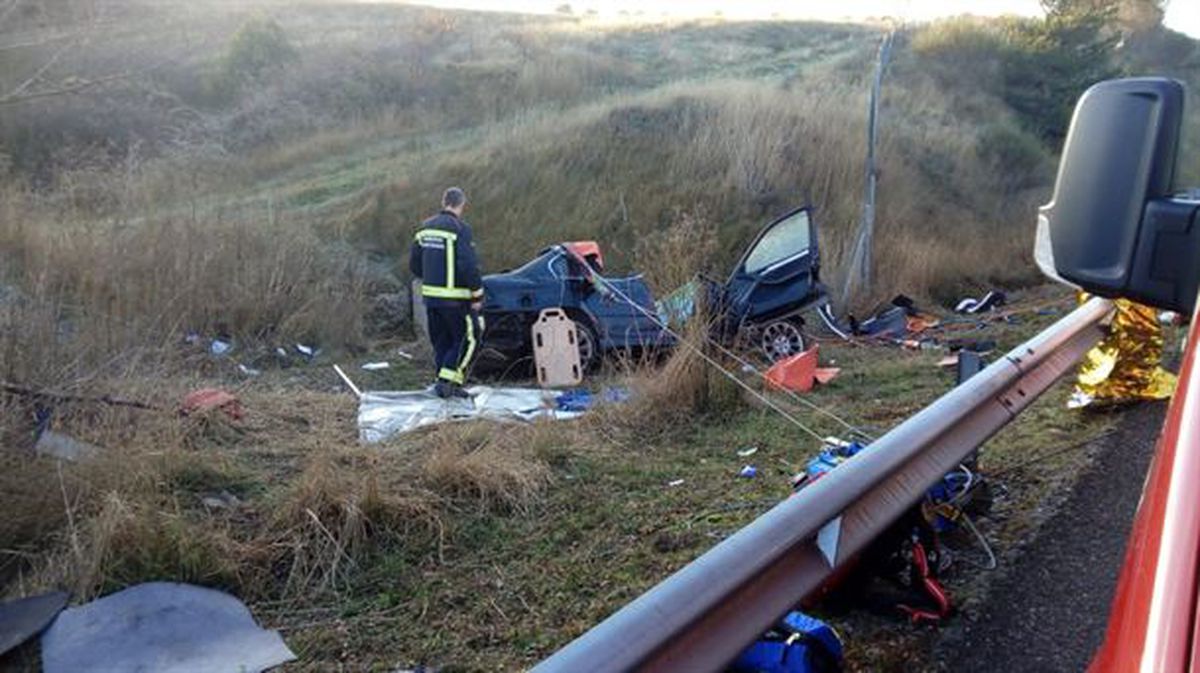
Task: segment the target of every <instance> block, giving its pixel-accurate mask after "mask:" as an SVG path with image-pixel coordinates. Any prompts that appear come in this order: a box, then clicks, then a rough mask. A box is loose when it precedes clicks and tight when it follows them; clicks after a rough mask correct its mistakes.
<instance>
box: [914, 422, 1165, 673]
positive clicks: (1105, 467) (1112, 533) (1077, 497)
mask: <svg viewBox="0 0 1200 673" xmlns="http://www.w3.org/2000/svg"><path fill="white" fill-rule="evenodd" d="M1165 411H1166V404H1165V403H1155V404H1148V403H1144V404H1141V405H1138V406H1136V407H1131V408H1129V409H1127V410H1124V411H1122V412H1121V414H1122V418H1121V421H1120V424H1119V426H1118V429H1117V431H1116V432H1115V433H1114V434H1112V435H1109V436H1107V437H1105V438H1103V439H1101V440H1099V441H1100V442H1102V445H1101V446H1100V447H1098V454H1097V458H1096V460H1095V461H1094V463H1093V464H1092V466H1091V467H1089V468H1088V469H1087V471H1086V472H1085V473H1084V474H1083V475H1082V476H1081V477H1080V479H1079V482H1078V484H1077V486H1076V488H1075V489H1074V491H1073V493H1072V494H1071V496H1070V497H1069V498H1068V500H1067V501H1066V502H1065V503H1064V504H1063V506H1062V508H1061V509H1060V510H1059V511H1058V512H1057V513H1056V514H1055V515H1054V516H1053V517H1052V518H1051V519H1050V520H1049V521H1047V522H1046V524H1045V525H1044V526H1043V527H1042V529H1041V531H1040V532H1039V533H1038V535H1037V537H1036V538H1035V539H1034V540H1033V541H1032V542H1031V543H1030V544H1029V546H1028V547H1026V549H1025V550H1024V551H1023V552H1022V553H1021V555H1020V557H1019V558H1018V559H1017V561H1016V562H1015V564H1014V565H1013V566H1012V567H1011V568H1010V571H1009V572H1008V573H1007V574H1006V575H1004V576H1003V577H1001V578H998V579H997V581H996V584H995V585H993V586H992V588H991V590H990V591H989V594H988V595H989V596H990V598H989V599H988V601H987V602H986V604H985V605H984V606H983V607H982V608H981V609H980V610H979V611H978V612H977V614H973V615H965V616H964V617H965V619H963V620H962V622H961V623H960V625H958V626H956V627H955V628H952V629H948V630H947V631H946V632H945V633H944V634H943V636H942V638H941V639H940V640H939V641H938V643H937V644H936V646H935V649H934V657H933V659H934V661H935V662H936V663H935V666H937V667H938V670H942V671H955V672H959V671H963V672H966V671H971V672H975V671H978V672H979V673H985V672H986V673H1043V672H1045V673H1066V672H1071V671H1083V670H1085V669H1086V668H1087V665H1088V662H1089V661H1090V660H1091V657H1092V654H1093V653H1094V652H1095V651H1096V649H1097V647H1099V645H1100V642H1101V640H1102V638H1103V636H1104V628H1105V625H1106V623H1107V621H1108V611H1109V604H1110V602H1111V600H1112V594H1113V589H1114V587H1115V585H1116V581H1117V573H1118V571H1119V570H1120V566H1121V562H1122V560H1123V558H1124V553H1125V541H1126V537H1127V536H1128V533H1129V529H1130V526H1131V525H1132V523H1133V515H1134V511H1135V510H1136V509H1137V504H1138V499H1139V498H1140V497H1141V492H1142V483H1143V481H1144V479H1145V475H1146V470H1147V468H1148V466H1149V464H1150V459H1151V457H1152V456H1153V453H1154V443H1155V440H1156V439H1157V437H1158V431H1159V427H1160V426H1161V424H1162V419H1163V415H1164V413H1165Z"/></svg>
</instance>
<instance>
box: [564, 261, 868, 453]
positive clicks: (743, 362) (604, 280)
mask: <svg viewBox="0 0 1200 673" xmlns="http://www.w3.org/2000/svg"><path fill="white" fill-rule="evenodd" d="M584 268H587V266H586V265H585V267H584ZM590 276H591V277H592V278H593V279H594V280H596V281H598V282H599V283H600V284H602V285H603V286H604V287H605V288H606V289H607V290H608V291H609V292H611V293H612V294H614V295H616V296H617V297H619V298H620V299H621V301H624V302H625V303H626V304H629V305H630V306H632V307H633V308H634V309H636V310H637V311H638V312H640V313H641V314H642V315H644V316H646V317H647V318H649V319H650V321H651V322H653V323H654V324H655V325H657V326H658V327H659V328H660V329H662V330H663V331H664V332H666V333H667V334H670V335H671V336H672V337H674V338H675V339H676V341H678V342H680V343H682V344H684V345H686V346H687V347H688V348H690V349H692V351H693V352H695V353H696V354H697V355H699V356H700V357H701V359H703V360H704V361H705V362H707V363H708V364H709V365H712V366H713V367H714V368H716V369H717V371H719V372H721V374H723V375H724V376H725V377H726V378H728V379H729V380H730V381H733V382H734V383H736V384H737V385H738V386H739V387H741V388H742V389H743V390H745V391H746V392H748V393H750V394H751V395H753V396H754V397H755V398H756V399H758V400H759V401H761V402H762V403H763V404H766V405H767V406H768V407H770V408H771V409H772V410H774V411H775V412H776V413H778V414H779V415H780V416H783V417H784V418H785V419H787V420H788V421H790V422H791V423H792V424H793V425H795V426H796V427H798V428H800V429H801V430H803V431H804V432H806V433H808V434H809V435H812V436H813V437H814V438H815V439H817V441H820V442H824V441H825V435H823V434H821V433H819V432H817V431H815V430H813V429H812V428H810V427H808V426H807V425H805V424H803V423H801V422H800V421H799V420H798V419H796V418H795V417H794V416H792V415H791V414H789V413H788V412H787V411H785V410H784V409H783V408H782V407H780V406H779V405H778V404H776V403H775V402H774V401H773V400H771V399H770V398H769V397H767V396H766V395H764V394H762V393H760V392H759V391H757V390H755V389H754V388H752V387H751V386H750V385H749V384H747V383H746V382H745V381H743V380H742V379H741V378H740V377H738V376H737V375H736V374H734V373H733V372H730V371H728V370H726V369H725V368H724V367H722V366H721V364H720V363H719V362H717V361H716V360H714V359H713V358H712V357H710V356H709V355H708V354H707V353H705V352H704V349H702V348H700V347H699V346H697V345H696V344H694V343H692V342H691V341H688V340H687V339H684V338H683V337H682V336H680V335H679V333H678V332H676V331H675V330H672V329H671V328H670V326H668V325H667V324H666V323H665V322H663V320H662V319H661V318H659V317H658V316H657V315H654V314H653V313H651V312H650V311H648V310H646V308H645V307H644V306H642V305H641V304H639V303H637V302H635V301H633V300H632V299H630V298H629V296H627V295H626V294H625V293H624V292H622V291H621V290H620V289H619V288H617V287H616V286H614V285H613V284H612V283H610V282H609V281H608V279H607V278H605V277H604V276H601V275H600V274H598V273H595V272H592V273H591V274H590ZM703 338H704V341H705V342H707V343H708V344H709V345H711V346H713V347H714V348H716V349H717V350H719V351H720V352H721V353H722V354H724V355H725V356H727V357H729V358H731V359H733V360H734V361H735V362H737V363H738V364H740V365H742V367H743V368H744V369H747V370H749V371H752V372H754V373H755V374H757V375H758V377H759V378H761V379H763V380H764V381H767V382H768V383H769V382H770V381H769V379H767V376H766V374H764V373H762V372H761V371H759V370H758V368H757V367H755V366H754V365H752V364H750V363H749V362H747V361H746V360H744V359H742V358H741V357H738V356H737V355H736V354H735V353H733V352H732V351H730V350H729V349H727V348H725V347H724V346H722V345H721V344H720V343H718V342H717V341H716V340H714V339H713V338H712V337H711V336H709V335H708V334H704V336H703ZM784 392H785V393H787V394H788V395H790V396H791V397H792V399H794V400H795V401H796V402H799V403H800V404H801V405H803V406H806V407H808V408H809V409H811V410H812V411H815V412H817V413H819V414H822V415H825V416H827V417H829V418H831V419H833V420H835V421H837V422H838V423H840V424H841V425H842V426H844V427H845V428H846V429H848V430H850V431H851V432H853V433H855V434H857V435H859V436H861V437H863V438H865V439H867V440H869V441H874V440H875V437H874V436H872V435H871V434H869V433H867V432H865V431H863V430H860V429H859V428H857V427H855V426H854V425H852V424H850V423H849V422H848V421H846V420H845V419H843V418H842V417H840V416H838V415H837V414H835V413H833V412H832V411H829V410H827V409H825V408H823V407H821V406H819V405H817V404H815V403H813V402H811V401H809V400H806V399H804V398H803V397H800V396H799V395H797V394H796V393H795V392H793V391H791V390H787V389H786V388H784Z"/></svg>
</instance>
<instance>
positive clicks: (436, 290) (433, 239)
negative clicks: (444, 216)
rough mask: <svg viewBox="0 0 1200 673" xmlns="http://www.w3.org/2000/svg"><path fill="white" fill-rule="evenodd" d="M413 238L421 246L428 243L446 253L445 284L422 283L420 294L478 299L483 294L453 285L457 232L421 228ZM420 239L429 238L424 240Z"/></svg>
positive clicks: (446, 297) (441, 297) (481, 291)
mask: <svg viewBox="0 0 1200 673" xmlns="http://www.w3.org/2000/svg"><path fill="white" fill-rule="evenodd" d="M414 238H415V239H416V241H417V243H419V244H420V245H421V246H423V247H424V246H426V245H427V244H428V247H430V248H442V249H443V250H444V251H445V253H446V261H445V268H446V284H445V285H422V286H421V296H423V297H433V298H435V299H478V298H479V297H482V296H483V290H482V289H479V290H474V291H472V290H470V289H467V288H461V287H454V281H455V275H454V274H455V269H454V267H455V264H454V256H455V255H454V252H455V251H454V245H455V242H457V241H458V234H456V233H454V232H453V231H444V230H442V229H422V230H421V231H418V232H417V234H416V236H415V237H414ZM422 239H430V240H428V241H426V240H422Z"/></svg>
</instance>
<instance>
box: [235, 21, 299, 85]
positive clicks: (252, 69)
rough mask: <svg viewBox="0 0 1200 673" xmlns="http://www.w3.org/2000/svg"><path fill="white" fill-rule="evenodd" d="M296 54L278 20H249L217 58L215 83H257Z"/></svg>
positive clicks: (286, 64)
mask: <svg viewBox="0 0 1200 673" xmlns="http://www.w3.org/2000/svg"><path fill="white" fill-rule="evenodd" d="M298 57H299V54H298V53H297V51H296V49H295V47H293V46H292V43H291V42H290V41H289V40H288V37H287V34H286V33H284V32H283V28H281V27H280V26H279V24H278V23H275V22H274V21H272V20H270V19H261V18H258V19H251V20H249V21H247V22H246V23H244V24H242V27H241V28H239V29H238V31H237V32H236V33H234V35H233V39H231V40H230V41H229V46H228V47H227V48H226V51H225V55H224V56H223V57H222V59H221V64H220V75H219V82H220V84H221V85H223V87H225V88H227V89H237V88H239V87H241V86H243V85H245V84H247V83H252V82H253V83H261V82H263V80H265V79H269V78H270V77H271V76H272V75H274V74H275V73H278V72H279V71H281V70H283V69H284V68H286V67H287V66H288V65H289V64H291V63H293V62H295V61H296V60H297V58H298Z"/></svg>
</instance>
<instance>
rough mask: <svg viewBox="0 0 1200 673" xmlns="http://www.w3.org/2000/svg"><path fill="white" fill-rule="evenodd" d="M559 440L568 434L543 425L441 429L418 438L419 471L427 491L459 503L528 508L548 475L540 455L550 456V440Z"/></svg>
mask: <svg viewBox="0 0 1200 673" xmlns="http://www.w3.org/2000/svg"><path fill="white" fill-rule="evenodd" d="M563 440H566V441H570V440H569V434H567V433H564V432H563V431H562V430H561V428H554V429H551V428H550V427H548V426H547V424H535V425H533V426H532V427H528V428H498V427H497V426H495V425H494V424H490V423H479V424H471V425H466V426H453V427H448V428H441V429H438V430H436V431H434V432H433V433H431V434H430V435H429V436H428V437H427V438H426V441H425V442H424V444H425V445H426V447H428V453H427V457H426V458H425V461H424V464H423V466H422V474H423V476H424V478H425V480H426V481H427V482H428V483H429V485H430V486H431V487H432V488H433V489H435V490H437V491H438V492H440V493H443V494H444V495H446V496H447V497H449V498H451V499H454V500H457V501H458V502H460V503H462V504H467V505H475V506H478V507H481V508H485V509H486V508H500V509H513V510H518V511H528V508H529V507H530V506H532V505H533V504H535V503H536V502H537V500H538V497H539V495H540V494H541V492H542V490H543V489H544V488H545V487H546V486H547V485H548V484H549V483H550V479H551V474H550V467H549V465H547V463H546V462H545V461H544V460H543V459H542V458H541V457H540V456H541V455H544V454H546V453H549V454H551V455H553V453H554V452H555V447H552V446H551V444H554V443H555V442H556V441H563Z"/></svg>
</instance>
